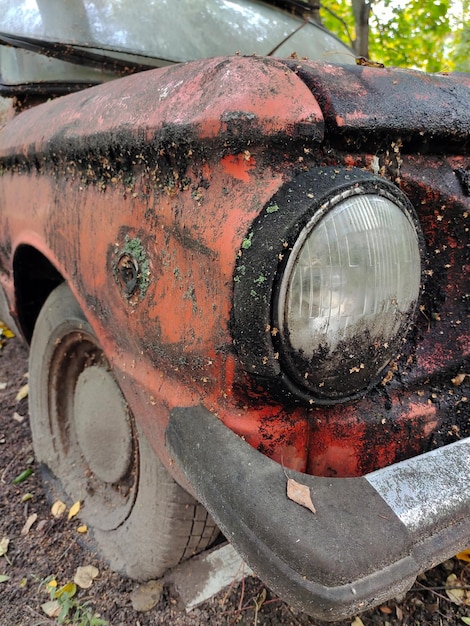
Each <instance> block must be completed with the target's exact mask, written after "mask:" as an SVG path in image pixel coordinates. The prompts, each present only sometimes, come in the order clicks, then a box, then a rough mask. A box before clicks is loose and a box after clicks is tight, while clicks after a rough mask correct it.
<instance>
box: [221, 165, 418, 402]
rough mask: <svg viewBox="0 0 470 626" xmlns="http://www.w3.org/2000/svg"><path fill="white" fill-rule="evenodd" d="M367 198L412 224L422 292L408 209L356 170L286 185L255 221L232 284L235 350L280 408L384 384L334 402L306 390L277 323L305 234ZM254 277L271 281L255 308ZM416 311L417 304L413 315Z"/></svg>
mask: <svg viewBox="0 0 470 626" xmlns="http://www.w3.org/2000/svg"><path fill="white" fill-rule="evenodd" d="M363 193H364V194H367V193H372V194H376V193H378V194H379V195H383V196H384V197H386V198H387V199H389V200H391V201H392V202H394V203H395V204H396V205H397V206H398V207H399V208H400V209H401V210H402V211H403V212H404V213H405V214H406V215H407V216H408V217H409V219H410V221H411V223H412V224H413V226H414V228H415V231H416V235H417V240H418V248H419V255H420V259H421V268H420V271H421V275H420V285H422V284H423V272H424V256H425V249H424V237H423V233H422V231H421V226H420V223H419V220H418V217H417V214H416V211H415V210H414V208H413V206H412V204H411V202H410V201H409V199H408V198H407V197H406V195H405V194H404V193H403V192H402V191H401V190H400V189H399V188H398V187H397V186H396V185H394V184H393V183H392V182H390V181H388V180H386V179H384V178H382V177H380V176H377V175H375V174H372V173H370V172H367V171H365V170H359V169H355V168H353V169H351V168H342V167H318V168H312V169H310V170H309V171H307V172H303V173H302V174H300V175H299V176H298V177H297V178H296V179H294V180H293V181H290V182H288V183H286V184H285V185H284V186H283V187H282V188H281V189H280V190H279V191H278V192H277V193H276V194H275V195H274V196H273V197H272V198H271V200H270V201H268V202H267V203H266V205H265V206H264V208H263V210H262V211H261V213H260V214H259V216H258V218H257V219H256V220H255V221H254V223H253V225H252V229H251V230H250V234H249V237H250V241H252V243H253V244H255V245H253V246H251V245H250V246H249V247H248V248H247V249H244V248H243V247H242V249H241V251H240V254H239V259H238V263H237V268H236V272H235V278H234V280H235V288H234V306H233V309H232V323H231V329H232V335H233V338H234V345H235V348H236V350H237V353H238V356H239V358H240V360H241V362H242V365H243V367H244V369H245V371H246V372H247V373H248V374H251V375H253V376H255V378H256V380H257V382H260V383H262V384H263V385H264V386H265V387H266V388H267V389H268V390H269V392H270V393H274V395H276V396H280V397H281V399H282V400H283V401H286V400H291V401H294V402H301V403H303V404H308V405H310V406H312V405H318V406H324V405H334V404H339V403H344V402H349V401H353V400H356V399H357V398H360V397H363V396H364V395H366V394H367V393H368V392H369V391H370V389H371V388H373V387H374V386H376V384H377V383H378V382H379V381H380V379H381V378H382V376H381V375H380V374H379V375H378V376H376V377H375V378H374V379H373V380H371V381H370V382H369V384H368V385H366V386H365V387H364V388H363V389H361V390H360V391H358V392H354V393H351V394H346V395H342V396H341V397H337V398H333V397H324V396H322V394H321V393H318V390H315V389H314V388H312V387H309V386H308V385H306V384H305V383H304V381H303V380H301V379H300V377H299V376H297V375H296V374H295V372H293V371H292V366H291V365H290V364H289V363H287V362H286V359H285V358H284V356H283V344H282V336H281V333H280V332H279V330H280V329H279V327H280V323H279V318H278V315H277V308H278V299H279V290H280V286H281V284H282V283H283V277H284V276H285V271H286V267H287V265H288V263H289V259H290V258H291V256H292V255H293V254H294V248H295V246H296V242H297V241H298V238H299V236H300V233H301V232H302V231H303V230H304V229H305V228H306V227H307V226H309V232H311V230H312V229H313V228H315V225H316V224H318V223H319V222H320V221H321V219H323V217H324V216H325V215H326V214H327V213H328V212H329V211H330V210H331V209H332V207H334V206H336V205H337V204H338V203H339V202H340V201H342V200H343V199H344V198H348V197H350V196H354V195H361V194H363ZM338 198H340V200H338ZM273 206H275V207H279V211H276V212H271V214H270V213H269V209H270V208H272V207H273ZM307 237H308V235H307ZM245 241H246V240H245ZM276 246H277V247H276ZM247 268H249V269H247ZM241 270H242V271H241ZM257 275H264V276H265V278H266V280H264V282H263V284H258V285H256V292H257V300H252V301H251V302H250V298H249V297H248V298H247V297H246V295H247V292H248V288H249V287H251V286H253V283H256V276H257ZM285 282H288V281H287V280H286V281H285ZM253 291H255V290H253ZM418 301H419V296H418ZM418 301H417V302H418ZM240 307H241V308H243V314H240ZM417 307H418V303H416V305H415V307H414V311H416V309H417ZM414 319H415V317H414V315H411V316H410V322H409V324H408V326H407V329H406V331H405V332H404V334H403V335H404V337H406V336H407V335H408V333H409V329H410V327H411V326H412V324H413V321H414Z"/></svg>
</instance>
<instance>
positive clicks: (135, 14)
mask: <svg viewBox="0 0 470 626" xmlns="http://www.w3.org/2000/svg"><path fill="white" fill-rule="evenodd" d="M0 15H1V16H2V17H1V18H0V42H1V43H4V44H9V45H10V46H13V48H11V47H10V48H3V47H2V48H1V49H0V72H1V77H2V81H3V82H4V83H5V82H10V83H11V82H19V81H23V82H28V81H29V80H46V79H47V78H48V77H49V80H50V79H51V76H50V74H51V72H52V74H53V73H54V71H55V72H56V76H55V80H65V77H68V78H71V69H70V68H69V67H68V65H69V64H70V62H73V63H76V62H77V58H80V59H81V60H80V65H82V66H83V65H86V66H88V71H86V72H85V75H86V76H87V77H88V78H90V76H91V75H93V76H95V77H96V72H101V73H102V72H103V69H105V70H106V71H111V73H112V69H113V68H110V67H109V66H105V65H103V66H101V67H100V63H99V62H100V60H103V59H105V58H107V59H109V58H110V57H111V58H112V59H115V60H117V63H118V64H119V66H120V67H124V66H125V65H127V66H128V68H129V69H134V70H135V69H144V68H145V67H149V66H159V65H165V64H168V63H178V62H184V61H191V60H194V59H200V58H206V57H214V56H223V55H230V54H235V53H241V54H257V55H270V54H273V55H276V56H290V55H291V54H292V53H296V54H297V55H298V56H299V57H304V56H305V57H308V58H311V59H315V60H325V61H330V62H333V63H334V62H338V63H352V62H354V59H353V56H352V54H351V52H350V51H349V49H348V48H347V47H346V46H345V45H344V44H342V43H341V42H340V41H339V40H338V39H336V38H335V37H334V36H333V35H331V34H330V33H329V32H328V31H326V30H325V29H323V28H322V27H320V26H318V25H317V24H315V23H314V22H312V21H309V20H308V19H306V18H304V17H301V16H297V15H294V14H292V13H289V12H287V11H284V10H281V9H279V8H277V7H274V6H271V5H268V4H266V3H261V2H253V1H248V0H68V1H67V2H64V0H0ZM64 44H67V45H68V46H69V47H68V48H67V46H66V45H64ZM15 50H16V51H17V50H21V51H22V54H21V62H18V54H17V52H15ZM24 50H27V51H29V55H28V54H26V55H25V54H24V53H23V51H24ZM38 52H39V53H41V54H42V55H44V54H46V55H48V57H49V58H47V57H44V59H45V60H44V59H42V60H41V61H39V62H38V60H37V59H36V56H37V53H38ZM32 55H33V56H32ZM51 57H52V58H51ZM25 59H26V60H25ZM56 59H58V61H56ZM51 62H52V63H51ZM60 62H62V63H64V62H67V63H66V66H63V65H60ZM38 63H39V65H38ZM56 63H59V65H57V66H56ZM20 65H21V66H23V67H20ZM41 65H43V66H44V67H42V68H41ZM134 65H135V67H134ZM29 66H31V67H32V66H34V68H33V69H31V67H29ZM28 68H29V70H28ZM89 68H94V69H92V70H91V74H90V69H89ZM22 71H23V73H25V74H24V75H23V76H21V73H22ZM28 71H29V74H32V75H28ZM80 71H81V72H82V73H83V69H82V70H80ZM80 71H78V70H77V71H76V72H75V73H74V72H72V74H73V75H74V79H78V75H79V74H80ZM77 72H78V73H77ZM15 74H16V78H15ZM108 77H109V76H107V75H106V74H102V75H101V77H100V78H97V80H105V79H106V78H108Z"/></svg>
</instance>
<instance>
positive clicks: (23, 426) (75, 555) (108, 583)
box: [0, 337, 470, 626]
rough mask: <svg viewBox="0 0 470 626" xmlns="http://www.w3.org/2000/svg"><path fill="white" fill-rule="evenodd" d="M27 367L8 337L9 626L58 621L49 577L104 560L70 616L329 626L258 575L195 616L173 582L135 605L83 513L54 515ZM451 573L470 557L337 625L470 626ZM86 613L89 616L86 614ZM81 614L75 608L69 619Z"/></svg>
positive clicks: (3, 423) (469, 578) (2, 419)
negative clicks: (38, 452) (451, 590)
mask: <svg viewBox="0 0 470 626" xmlns="http://www.w3.org/2000/svg"><path fill="white" fill-rule="evenodd" d="M0 339H1V337H0ZM26 373H27V351H26V349H25V348H24V346H23V345H22V344H21V342H20V341H19V340H18V339H8V340H6V341H5V343H4V345H3V347H0V626H41V625H49V624H57V623H59V622H58V618H57V617H48V616H47V615H46V613H45V612H44V610H43V609H42V605H43V604H44V603H46V602H48V601H49V600H50V594H49V593H47V591H46V589H45V587H46V581H47V580H51V579H54V580H55V581H57V585H58V587H57V588H58V589H59V588H60V587H61V586H63V585H65V584H66V583H71V582H72V581H73V579H74V576H75V573H76V570H77V567H79V566H87V565H93V566H95V567H96V568H97V570H98V572H99V573H98V575H97V577H96V578H95V579H94V581H93V583H92V585H91V586H90V587H89V588H88V589H81V588H78V590H77V593H76V595H75V597H74V598H73V601H74V603H75V605H74V606H75V609H74V610H76V607H77V606H79V607H81V608H82V621H79V620H78V619H77V621H69V622H64V623H74V624H83V625H84V626H92V625H93V624H95V625H96V626H98V625H99V624H100V622H99V621H97V619H96V615H99V616H101V619H102V620H105V622H104V621H103V622H101V624H104V623H106V624H109V625H110V626H150V625H152V626H153V625H157V624H165V625H175V626H190V625H191V626H197V625H205V624H211V625H214V626H218V625H221V626H222V625H224V626H225V625H227V626H229V625H231V624H254V625H257V626H264V625H266V626H267V625H279V626H283V625H286V626H287V625H292V626H298V625H301V626H304V625H315V626H323V625H322V623H321V622H319V621H318V620H315V619H313V618H310V617H308V616H306V615H304V614H302V613H299V612H298V611H295V610H293V609H291V608H290V607H289V606H287V605H286V604H285V603H283V602H282V601H281V600H279V599H278V598H277V597H276V596H274V595H273V594H271V593H270V592H269V591H268V590H266V589H265V587H264V585H263V583H262V582H261V581H260V580H258V579H256V578H247V579H245V581H244V583H241V584H239V585H237V586H234V587H233V588H232V589H231V590H229V591H228V592H226V593H220V594H219V595H218V596H216V597H215V598H214V599H212V600H211V601H209V602H206V603H205V604H204V605H202V606H200V607H199V608H197V609H195V610H194V611H193V612H191V613H189V614H186V613H185V611H184V610H182V609H181V608H180V606H179V604H178V598H177V596H176V595H175V593H174V592H173V590H171V589H167V588H164V589H163V593H162V595H161V598H160V600H159V602H158V603H157V605H156V606H155V607H153V608H152V609H150V610H147V611H136V610H135V609H134V608H133V605H132V599H133V597H134V596H133V593H134V592H135V590H136V589H137V588H138V585H137V584H136V583H135V582H133V581H130V580H128V579H126V578H124V577H122V576H120V575H118V574H116V573H115V572H112V571H111V570H110V569H109V567H108V566H107V564H106V563H105V562H103V561H102V560H100V559H99V557H98V556H96V555H94V554H92V553H90V552H89V551H87V550H85V549H84V548H83V547H82V546H81V543H82V535H81V534H80V533H78V532H77V528H78V526H79V524H80V521H79V519H78V516H77V517H76V518H72V519H70V520H68V519H67V516H66V515H65V516H63V517H62V518H60V519H56V518H55V517H54V516H53V515H52V514H51V504H50V502H48V501H47V499H46V496H45V492H44V489H43V486H42V483H41V477H40V475H39V471H37V468H36V467H35V462H34V452H33V448H32V443H31V436H30V430H29V421H28V400H27V397H25V398H23V399H17V397H18V392H19V390H20V389H21V388H22V387H23V386H24V385H25V384H26V383H27V376H26ZM28 469H31V470H32V472H31V474H30V475H29V476H28V477H27V478H25V480H23V481H22V482H19V483H18V482H17V484H14V482H13V481H14V480H15V478H16V477H18V476H19V475H20V474H22V472H24V471H25V470H28ZM34 514H35V515H36V516H37V517H33V516H34ZM31 520H34V521H33V522H32V525H31V527H30V529H29V531H27V528H25V524H26V522H27V521H29V523H31ZM6 540H9V543H8V541H6ZM451 573H454V574H456V576H457V578H458V579H459V580H461V581H462V582H463V584H464V585H467V586H469V585H470V563H466V562H464V561H461V560H457V559H452V560H451V561H448V562H446V563H444V564H443V565H440V566H439V567H436V568H435V569H433V570H431V571H430V572H427V573H426V575H423V576H422V577H420V579H419V581H417V582H416V584H415V585H414V587H413V588H412V589H411V590H410V592H409V593H408V594H407V595H406V597H405V598H402V599H401V601H400V602H398V601H390V602H388V603H387V604H385V605H383V606H381V607H379V608H377V609H375V610H374V611H369V612H367V613H364V614H362V615H361V616H360V620H361V621H360V620H359V618H357V617H356V618H355V617H354V616H353V617H352V618H351V619H349V620H347V621H344V622H341V623H339V622H338V623H337V625H338V626H339V624H341V626H346V625H347V626H350V625H351V624H353V625H354V626H362V624H363V625H364V626H372V625H381V626H396V625H398V624H403V625H406V626H443V625H457V624H460V625H462V624H463V623H466V624H470V606H469V605H467V606H465V605H463V606H458V605H457V604H455V603H453V602H451V601H450V599H449V598H448V596H447V595H446V591H445V582H446V579H447V577H448V576H449V575H450V574H451ZM64 597H65V596H62V598H64ZM469 603H470V600H469ZM86 610H88V617H83V615H85V616H86ZM93 615H95V617H93ZM72 616H73V612H72V610H71V611H70V612H69V618H70V619H71V617H72ZM462 618H464V619H462ZM465 618H467V619H465ZM93 620H94V621H93Z"/></svg>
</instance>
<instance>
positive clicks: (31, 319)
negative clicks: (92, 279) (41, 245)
mask: <svg viewBox="0 0 470 626" xmlns="http://www.w3.org/2000/svg"><path fill="white" fill-rule="evenodd" d="M13 280H14V285H15V299H16V312H17V318H18V324H19V327H20V329H21V332H22V333H23V336H24V338H25V339H26V341H27V342H28V343H31V338H32V336H33V331H34V326H35V324H36V320H37V318H38V315H39V312H40V310H41V308H42V306H43V304H44V302H45V301H46V300H47V298H48V296H49V294H50V293H51V292H52V291H53V290H54V289H55V288H56V287H57V286H58V285H59V284H60V283H62V282H63V281H64V277H63V276H62V274H61V273H60V272H59V271H58V270H57V268H56V267H55V266H54V265H53V263H52V262H51V261H50V260H49V259H48V258H47V257H46V256H44V254H42V253H41V252H40V251H39V250H38V249H37V248H35V247H34V246H31V245H27V244H21V245H20V246H18V248H17V250H16V251H15V255H14V259H13Z"/></svg>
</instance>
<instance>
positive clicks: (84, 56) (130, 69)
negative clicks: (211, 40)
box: [0, 32, 175, 76]
mask: <svg viewBox="0 0 470 626" xmlns="http://www.w3.org/2000/svg"><path fill="white" fill-rule="evenodd" d="M0 44H5V45H9V46H13V47H14V48H20V49H22V50H29V51H30V52H36V53H38V54H43V55H45V56H47V57H49V58H53V59H58V60H60V61H66V62H68V63H74V64H75V65H83V66H86V67H91V68H96V69H100V70H104V71H109V72H114V73H116V74H118V75H120V76H122V75H126V74H135V73H136V72H143V71H145V70H149V69H154V68H155V67H157V66H161V65H170V64H173V63H175V61H170V60H168V59H160V58H158V59H157V58H154V57H147V56H144V55H137V54H132V53H124V52H123V53H119V52H116V54H125V55H126V58H121V57H119V56H114V55H113V54H111V53H110V52H109V51H107V50H104V49H100V48H99V47H93V48H92V49H90V48H87V47H84V46H80V45H76V44H70V43H63V42H57V41H48V40H46V39H39V38H35V37H24V36H18V35H11V34H9V33H4V32H0ZM128 56H132V57H135V58H138V59H139V61H135V60H132V59H129V58H127V57H128Z"/></svg>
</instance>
